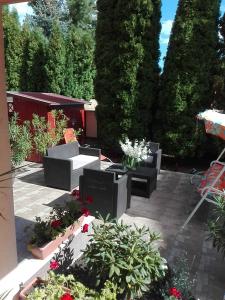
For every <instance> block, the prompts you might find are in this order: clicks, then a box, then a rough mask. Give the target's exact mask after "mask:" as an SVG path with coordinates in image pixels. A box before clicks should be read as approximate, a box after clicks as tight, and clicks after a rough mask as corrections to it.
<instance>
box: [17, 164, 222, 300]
mask: <svg viewBox="0 0 225 300" xmlns="http://www.w3.org/2000/svg"><path fill="white" fill-rule="evenodd" d="M108 165H109V163H105V162H104V163H102V169H105V168H106V167H107V166H108ZM189 177H190V175H189V174H186V173H178V172H171V171H165V170H162V171H161V173H160V175H159V176H158V186H157V190H156V191H154V192H153V193H152V195H151V198H150V199H147V198H142V197H136V196H133V197H132V200H131V208H130V209H129V210H127V212H126V214H124V215H123V216H122V217H121V219H122V220H123V221H124V222H125V223H127V224H132V223H134V222H135V223H136V224H138V225H140V226H141V225H146V226H149V227H150V228H151V229H152V230H154V231H156V232H159V233H161V236H162V241H161V242H160V245H159V246H160V249H161V253H162V255H163V256H165V257H166V258H167V260H168V261H169V262H172V261H173V260H175V259H176V258H177V257H179V256H180V255H182V253H184V252H187V255H188V258H189V261H190V265H191V269H192V272H193V274H196V278H197V285H196V291H194V292H193V294H194V295H195V296H196V297H197V298H199V299H200V300H222V299H223V294H224V291H225V288H224V282H225V273H224V261H223V259H222V257H221V256H220V255H218V254H217V252H216V250H215V249H213V248H212V243H211V241H207V240H206V237H207V232H206V226H205V221H206V219H207V215H208V208H209V204H203V206H202V207H201V208H200V209H199V210H198V212H197V213H196V215H195V217H194V218H193V219H192V220H191V222H190V224H188V226H187V227H186V229H185V230H184V231H183V232H182V233H179V229H180V228H181V226H182V224H183V223H184V221H185V219H186V218H187V216H188V213H189V212H190V210H191V209H192V207H193V205H194V204H195V203H196V201H198V200H199V195H198V194H197V193H196V192H195V191H194V188H193V187H192V186H191V185H190V180H189ZM13 190H14V206H15V216H16V232H17V247H18V249H17V251H18V259H19V262H21V261H23V259H24V258H29V257H30V254H29V253H28V252H27V250H26V243H27V233H26V232H24V228H26V226H29V225H31V224H32V222H33V221H34V217H35V216H37V215H38V216H44V215H45V214H46V213H47V212H48V211H49V210H50V209H51V207H52V206H53V205H54V204H55V203H57V202H61V201H64V200H66V199H67V198H68V197H69V193H67V192H65V191H62V190H57V189H53V188H48V187H45V185H44V177H43V169H42V166H41V165H39V164H34V163H25V165H24V167H23V168H22V169H20V170H19V172H18V173H17V176H16V179H15V183H14V188H13ZM210 208H211V207H210Z"/></svg>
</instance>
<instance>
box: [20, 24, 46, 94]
mask: <svg viewBox="0 0 225 300" xmlns="http://www.w3.org/2000/svg"><path fill="white" fill-rule="evenodd" d="M22 44H23V55H22V58H23V59H22V68H21V76H20V79H21V90H23V91H33V92H39V91H44V90H45V85H46V73H45V69H44V65H45V60H46V57H45V51H46V39H45V37H44V36H43V34H42V31H41V30H40V29H39V28H37V29H36V28H31V27H30V26H29V23H26V22H25V23H24V24H23V28H22Z"/></svg>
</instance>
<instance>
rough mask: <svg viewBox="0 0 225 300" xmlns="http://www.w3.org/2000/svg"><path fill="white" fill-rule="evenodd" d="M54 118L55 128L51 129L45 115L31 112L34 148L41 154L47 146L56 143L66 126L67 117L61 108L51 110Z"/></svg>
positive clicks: (61, 136) (44, 152)
mask: <svg viewBox="0 0 225 300" xmlns="http://www.w3.org/2000/svg"><path fill="white" fill-rule="evenodd" d="M51 113H52V114H53V116H54V118H55V129H54V130H52V129H51V128H50V127H49V124H48V122H47V120H46V118H45V117H40V116H39V115H36V114H33V119H32V126H33V142H34V146H35V149H36V150H37V151H38V152H39V153H41V154H42V155H45V154H46V150H47V149H48V148H49V147H52V146H55V145H57V144H58V143H59V142H60V140H61V139H62V138H63V130H64V129H65V128H66V127H67V120H68V118H67V117H66V116H65V115H64V114H63V111H62V110H52V111H51Z"/></svg>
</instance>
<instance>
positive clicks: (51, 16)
mask: <svg viewBox="0 0 225 300" xmlns="http://www.w3.org/2000/svg"><path fill="white" fill-rule="evenodd" d="M29 5H30V6H31V7H32V9H33V12H34V14H33V15H32V16H31V18H30V19H31V24H33V26H34V27H40V28H42V30H43V33H44V34H45V36H47V37H49V36H50V34H51V31H52V27H53V25H54V23H55V22H57V23H58V24H59V25H60V27H61V29H66V28H67V26H68V23H69V15H68V9H67V5H66V2H65V1H63V0H32V1H31V2H29Z"/></svg>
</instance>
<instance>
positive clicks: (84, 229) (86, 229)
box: [82, 224, 89, 233]
mask: <svg viewBox="0 0 225 300" xmlns="http://www.w3.org/2000/svg"><path fill="white" fill-rule="evenodd" d="M88 226H89V225H88V224H84V226H83V228H82V232H83V233H85V232H88Z"/></svg>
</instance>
